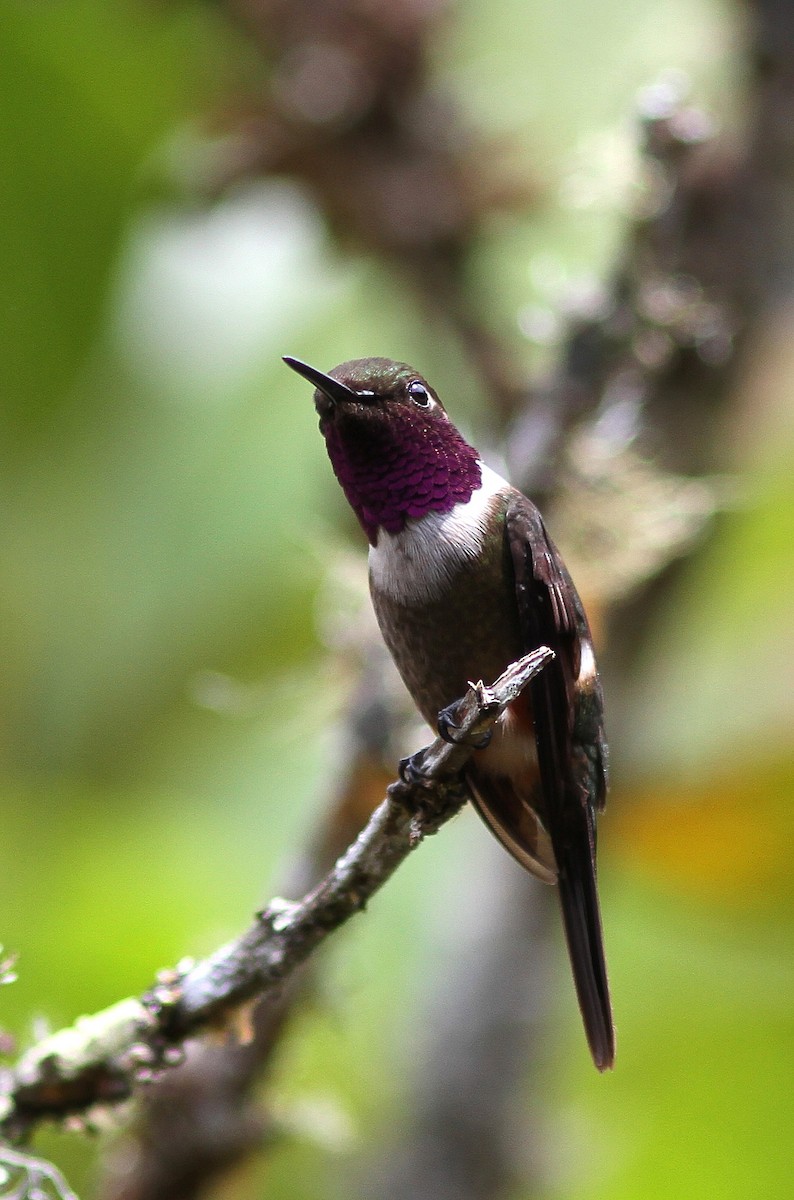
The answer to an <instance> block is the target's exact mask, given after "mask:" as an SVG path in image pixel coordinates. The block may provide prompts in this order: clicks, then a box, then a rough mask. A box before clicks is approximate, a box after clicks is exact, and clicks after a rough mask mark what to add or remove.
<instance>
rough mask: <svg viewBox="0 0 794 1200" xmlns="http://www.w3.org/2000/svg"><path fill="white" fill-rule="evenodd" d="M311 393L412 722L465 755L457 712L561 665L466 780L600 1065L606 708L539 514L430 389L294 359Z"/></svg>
mask: <svg viewBox="0 0 794 1200" xmlns="http://www.w3.org/2000/svg"><path fill="white" fill-rule="evenodd" d="M284 362H286V363H287V365H288V366H289V367H291V368H292V369H293V370H294V371H297V373H298V374H299V375H302V376H303V378H304V379H306V380H308V382H309V383H311V384H313V385H314V388H315V392H314V404H315V408H316V410H317V413H318V415H319V418H320V431H321V433H322V434H323V436H324V438H325V444H326V448H327V451H328V456H329V458H330V460H331V466H332V467H333V470H334V473H335V475H336V477H337V479H338V481H339V483H340V484H341V486H342V490H343V491H344V493H345V496H346V497H347V500H348V502H349V503H350V506H351V508H352V509H353V511H354V513H355V515H356V517H357V518H358V520H359V523H360V524H361V526H362V528H363V530H364V533H365V534H366V536H367V539H368V541H369V582H370V594H371V596H372V602H373V606H374V609H375V614H376V616H377V619H378V624H379V626H380V630H381V633H382V635H383V638H384V640H385V642H386V645H387V647H388V649H389V651H390V653H391V656H392V658H393V659H394V662H395V664H396V666H397V669H398V671H399V673H400V675H401V676H402V679H403V682H404V683H405V685H406V687H407V689H408V691H409V693H410V695H411V697H412V699H413V701H414V703H415V705H416V707H417V708H418V710H419V712H420V713H421V715H422V716H423V717H424V719H425V720H426V721H427V722H428V724H429V725H430V726H431V727H432V728H434V729H435V728H438V729H439V732H440V733H441V735H442V736H444V737H447V738H448V739H449V740H454V732H455V730H454V723H453V721H452V720H451V717H450V713H448V712H447V711H446V710H447V709H448V708H449V706H450V705H451V704H452V703H453V702H454V701H455V700H456V699H457V698H458V697H460V696H462V695H463V694H464V693H465V692H466V690H467V688H468V686H469V681H470V680H477V679H483V680H486V681H491V680H494V679H496V678H497V677H498V676H499V675H500V674H501V673H502V672H503V671H504V670H505V668H506V667H507V666H508V665H509V664H510V663H512V662H514V661H516V660H517V659H518V658H520V657H522V655H524V654H527V653H529V652H530V651H531V650H534V649H536V648H537V647H539V646H541V645H545V646H548V647H550V649H552V650H553V651H554V658H553V659H552V660H551V661H550V662H549V663H548V664H547V665H546V667H545V668H544V669H543V671H542V672H541V673H540V674H539V675H538V676H537V677H536V679H534V680H533V681H532V682H531V683H530V685H529V688H528V689H527V691H526V692H525V693H524V694H523V695H522V696H521V697H520V698H519V699H518V700H516V701H515V702H514V703H513V704H511V705H510V706H509V707H508V708H507V710H506V711H505V713H504V714H503V716H502V717H501V718H500V720H499V722H498V723H497V725H496V727H495V729H494V732H493V735H492V737H491V738H490V740H489V741H488V743H487V745H484V746H483V747H482V748H481V749H477V750H475V752H474V754H473V755H472V758H471V760H470V762H469V765H468V766H467V768H466V782H467V784H468V788H469V791H470V793H471V796H472V800H473V802H474V805H475V807H476V809H477V810H478V812H479V814H480V816H481V817H482V818H483V820H484V821H485V823H486V824H487V825H488V826H489V827H490V829H491V830H492V831H493V833H494V834H495V835H496V837H497V838H498V839H499V841H500V842H501V843H502V844H503V845H504V846H505V848H506V849H507V850H508V851H509V852H510V853H511V854H512V855H513V857H514V858H515V859H517V861H518V862H519V863H520V864H521V865H522V866H523V867H525V868H526V869H527V870H528V871H530V872H531V873H532V874H533V875H535V876H537V877H538V878H539V879H541V880H543V881H544V882H545V883H549V884H556V885H557V891H558V894H559V899H560V906H561V910H562V919H563V925H564V929H565V935H566V940H567V944H568V951H569V956H570V961H571V967H572V970H573V977H574V983H575V987H576V993H577V997H578V1001H579V1007H580V1009H581V1012H582V1018H583V1022H584V1027H585V1033H586V1035H587V1040H588V1043H589V1046H590V1051H591V1053H592V1056H593V1060H594V1062H595V1065H596V1066H597V1067H598V1069H599V1070H600V1071H604V1070H606V1069H607V1068H609V1067H611V1066H612V1065H613V1062H614V1057H615V1035H614V1026H613V1021H612V1008H611V1002H610V995H609V983H608V980H607V969H606V959H605V955H604V945H603V936H602V930H601V915H600V909H599V902H598V891H597V887H596V862H595V849H596V814H597V812H599V811H600V810H601V809H603V807H604V802H605V798H606V788H607V745H606V739H605V735H604V725H603V697H602V691H601V684H600V680H599V675H598V669H597V666H596V660H595V654H594V651H593V641H592V637H591V633H590V627H589V625H588V621H587V617H586V615H585V611H584V608H583V605H582V602H581V600H580V598H579V595H578V593H577V591H576V588H575V587H574V584H573V582H572V580H571V577H570V575H569V573H568V571H567V569H566V567H565V564H564V563H563V561H562V558H561V556H560V553H559V551H558V550H557V548H556V546H555V545H554V543H553V541H552V540H551V538H550V537H549V534H548V533H547V531H546V526H545V524H544V522H543V518H542V517H541V515H540V512H539V511H538V509H537V508H536V507H535V505H534V504H533V503H532V502H531V501H530V500H528V499H527V497H526V496H524V495H523V494H522V493H521V492H520V491H518V490H517V489H516V488H514V487H512V486H511V485H510V484H509V483H508V482H507V481H506V480H505V479H503V478H502V477H501V476H500V475H498V474H497V473H496V472H495V471H494V470H492V469H491V468H490V467H489V466H487V465H486V464H485V463H484V462H483V460H482V459H481V457H480V455H479V454H478V452H477V450H475V449H474V447H473V446H471V445H469V443H468V442H467V441H466V440H465V439H464V438H463V436H462V435H461V434H460V433H459V432H458V430H457V428H456V427H455V425H453V423H452V421H451V420H450V419H449V417H448V416H447V413H446V410H445V408H444V405H443V404H442V403H441V400H440V399H439V397H438V395H437V393H436V392H435V391H434V389H433V388H432V387H431V386H430V384H429V383H428V382H427V381H426V380H425V379H423V378H422V376H421V375H419V374H418V372H417V371H415V370H414V369H413V368H412V367H410V366H408V365H407V364H405V363H399V362H393V361H392V360H391V359H388V358H363V359H357V360H354V361H351V362H344V363H341V364H340V365H339V366H338V367H334V369H333V370H332V371H330V372H329V373H327V374H326V373H325V372H323V371H319V370H317V369H316V368H315V367H311V366H309V365H308V364H307V363H304V362H301V361H300V360H299V359H296V358H291V357H285V358H284Z"/></svg>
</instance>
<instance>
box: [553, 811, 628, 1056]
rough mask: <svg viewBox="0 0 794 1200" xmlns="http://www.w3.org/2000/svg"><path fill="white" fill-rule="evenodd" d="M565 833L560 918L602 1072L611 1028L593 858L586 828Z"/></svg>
mask: <svg viewBox="0 0 794 1200" xmlns="http://www.w3.org/2000/svg"><path fill="white" fill-rule="evenodd" d="M577 823H578V822H577ZM582 824H583V825H584V822H582ZM568 832H569V836H568V837H567V838H566V839H565V844H564V846H557V847H555V849H556V851H557V866H558V868H559V878H558V882H557V886H558V889H559V893H560V906H561V908H562V919H563V924H564V926H565V937H566V940H567V942H568V954H569V955H570V959H571V968H572V970H573V979H574V984H575V986H576V995H577V997H578V1000H579V1007H580V1009H581V1010H582V1020H583V1021H584V1028H585V1033H586V1034H587V1041H588V1044H589V1046H590V1052H591V1054H592V1055H593V1061H594V1062H595V1065H596V1066H597V1067H598V1069H599V1071H606V1070H608V1069H609V1068H610V1067H612V1066H613V1065H614V1062H615V1028H614V1025H613V1022H612V1003H611V1001H610V998H609V983H608V981H607V967H606V958H605V955H604V940H603V936H602V933H601V912H600V909H599V904H598V891H597V889H596V876H595V861H594V855H593V853H592V850H591V844H590V838H589V836H588V830H587V829H586V828H582V829H581V831H570V830H569V831H568ZM571 833H573V836H572V837H571V836H570V834H571Z"/></svg>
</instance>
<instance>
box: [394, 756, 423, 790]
mask: <svg viewBox="0 0 794 1200" xmlns="http://www.w3.org/2000/svg"><path fill="white" fill-rule="evenodd" d="M397 773H398V775H399V776H400V779H401V780H402V782H403V783H406V784H407V785H408V787H427V783H428V779H427V772H426V771H425V765H424V750H417V752H416V754H411V755H410V756H409V757H408V758H401V759H400V762H399V765H398V767H397Z"/></svg>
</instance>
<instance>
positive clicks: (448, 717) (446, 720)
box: [438, 704, 493, 750]
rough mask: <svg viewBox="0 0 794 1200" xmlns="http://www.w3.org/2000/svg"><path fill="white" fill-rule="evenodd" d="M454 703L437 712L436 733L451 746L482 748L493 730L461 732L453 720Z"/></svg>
mask: <svg viewBox="0 0 794 1200" xmlns="http://www.w3.org/2000/svg"><path fill="white" fill-rule="evenodd" d="M455 707H456V706H455V705H454V704H450V705H449V706H448V707H447V708H442V710H441V712H440V713H439V714H438V734H439V737H441V738H443V739H444V741H445V742H449V744H450V745H451V746H472V747H473V748H474V749H475V750H484V749H485V747H486V746H487V745H488V744H489V743H490V741H491V738H492V737H493V730H491V729H486V731H485V732H484V733H480V734H471V733H463V732H462V731H461V728H460V725H458V723H457V722H456V720H455Z"/></svg>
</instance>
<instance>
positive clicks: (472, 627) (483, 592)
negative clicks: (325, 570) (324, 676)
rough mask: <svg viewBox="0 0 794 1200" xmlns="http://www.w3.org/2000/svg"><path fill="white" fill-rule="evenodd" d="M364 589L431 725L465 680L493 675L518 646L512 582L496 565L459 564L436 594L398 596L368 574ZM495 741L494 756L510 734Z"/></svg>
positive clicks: (509, 749)
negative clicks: (406, 599)
mask: <svg viewBox="0 0 794 1200" xmlns="http://www.w3.org/2000/svg"><path fill="white" fill-rule="evenodd" d="M486 565H487V564H486ZM492 565H493V566H494V567H495V568H500V567H501V565H502V564H501V562H497V563H494V564H492ZM370 590H371V593H372V601H373V605H374V608H375V613H376V616H377V618H378V624H379V625H380V628H381V632H382V634H383V638H384V641H385V642H386V645H387V646H388V648H389V651H390V652H391V655H392V658H393V659H394V661H395V664H396V666H397V669H398V671H399V672H400V675H401V676H402V678H403V681H404V683H405V685H406V687H407V688H408V691H409V692H410V694H411V696H412V698H413V700H414V703H415V704H416V706H417V708H418V709H419V711H420V712H421V713H422V716H423V717H424V718H425V720H426V721H427V722H428V723H429V724H430V725H431V726H432V727H433V728H435V726H436V722H437V718H438V713H439V711H440V710H441V709H442V708H445V707H446V706H447V705H448V704H451V703H452V701H453V700H457V699H458V698H459V697H460V696H462V695H463V694H464V693H465V692H466V690H467V687H468V684H469V682H476V681H478V680H480V679H481V680H483V681H484V682H485V683H493V681H494V680H495V679H496V678H497V677H498V676H499V675H500V674H501V673H502V671H504V669H505V668H506V667H507V666H508V665H509V664H510V663H511V662H513V661H515V659H517V658H519V657H520V656H521V654H522V647H521V641H520V636H519V630H518V614H517V611H516V605H515V600H514V598H513V596H512V594H511V593H512V588H511V587H510V586H509V585H504V584H503V583H502V575H501V571H500V570H498V569H496V570H482V564H481V563H480V564H466V565H464V566H463V567H461V569H460V570H459V572H458V573H457V575H456V576H455V578H454V580H453V581H452V583H451V585H450V586H449V587H448V588H447V589H445V590H444V592H442V594H441V595H440V596H439V597H437V598H436V599H434V600H431V601H428V602H426V603H424V604H419V605H407V604H403V603H401V602H400V601H398V600H396V599H394V597H393V596H390V595H389V594H388V593H387V592H386V591H384V590H382V589H380V588H378V587H377V586H376V584H375V582H374V581H373V580H371V581H370ZM495 740H496V739H495ZM523 740H524V739H523V738H522V739H521V741H522V742H523ZM501 741H502V743H503V744H502V746H501V749H500V750H498V751H495V754H494V761H496V759H497V758H499V757H500V756H501V755H507V756H509V755H511V754H514V753H515V752H516V751H515V747H514V746H513V743H514V742H515V738H514V737H508V738H502V739H501Z"/></svg>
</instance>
